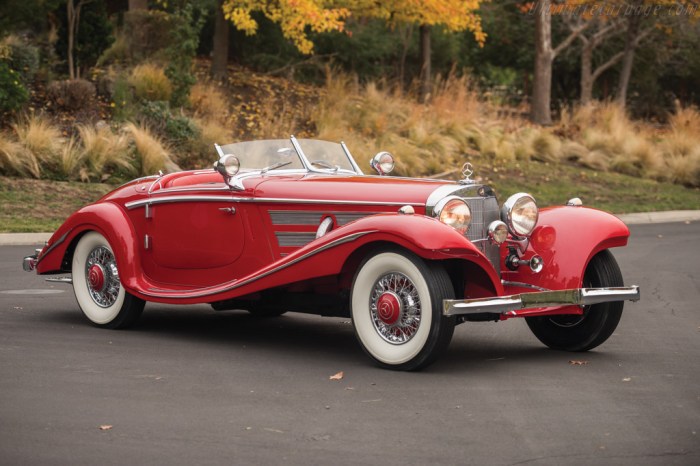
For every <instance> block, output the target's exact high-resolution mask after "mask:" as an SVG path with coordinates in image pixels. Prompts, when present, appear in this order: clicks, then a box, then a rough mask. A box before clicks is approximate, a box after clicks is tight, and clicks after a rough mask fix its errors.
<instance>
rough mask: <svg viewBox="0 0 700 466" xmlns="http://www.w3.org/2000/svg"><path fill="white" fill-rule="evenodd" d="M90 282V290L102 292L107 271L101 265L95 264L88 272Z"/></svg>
mask: <svg viewBox="0 0 700 466" xmlns="http://www.w3.org/2000/svg"><path fill="white" fill-rule="evenodd" d="M88 282H89V283H90V288H92V289H93V290H95V291H102V290H103V289H104V287H105V271H104V269H103V268H102V266H101V265H99V264H94V265H93V266H92V267H90V269H89V270H88Z"/></svg>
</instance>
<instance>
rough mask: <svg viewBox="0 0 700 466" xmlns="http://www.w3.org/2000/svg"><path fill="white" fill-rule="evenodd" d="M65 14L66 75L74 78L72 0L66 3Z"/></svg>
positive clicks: (73, 9) (73, 10)
mask: <svg viewBox="0 0 700 466" xmlns="http://www.w3.org/2000/svg"><path fill="white" fill-rule="evenodd" d="M66 15H67V18H68V53H67V54H66V55H68V77H69V78H70V79H75V67H74V66H73V48H74V42H75V5H74V4H73V0H68V2H67V3H66Z"/></svg>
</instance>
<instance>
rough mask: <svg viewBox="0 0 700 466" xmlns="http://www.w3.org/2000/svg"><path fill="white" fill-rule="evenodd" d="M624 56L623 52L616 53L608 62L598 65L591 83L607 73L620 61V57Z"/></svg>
mask: <svg viewBox="0 0 700 466" xmlns="http://www.w3.org/2000/svg"><path fill="white" fill-rule="evenodd" d="M624 56H625V52H624V51H623V52H617V53H616V54H615V55H613V56H612V57H610V59H609V60H608V61H606V62H605V63H603V64H602V65H600V66H599V67H598V68H596V69H595V71H594V72H593V74H592V78H593V81H595V80H596V79H598V77H599V76H600V75H601V74H603V73H604V72H605V71H607V70H608V69H609V68H610V67H612V66H614V65H615V64H616V63H617V62H619V61H620V60H622V57H624Z"/></svg>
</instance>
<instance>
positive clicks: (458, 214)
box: [433, 196, 472, 234]
mask: <svg viewBox="0 0 700 466" xmlns="http://www.w3.org/2000/svg"><path fill="white" fill-rule="evenodd" d="M433 212H434V215H435V216H436V217H437V218H438V219H439V220H440V221H441V222H442V223H444V224H445V225H449V226H451V227H452V228H454V229H455V230H457V231H458V232H460V233H462V234H465V233H466V232H467V229H468V228H469V222H471V220H472V212H471V210H469V206H468V205H467V203H466V202H464V200H462V199H461V198H459V197H457V196H448V197H446V198H444V199H442V200H440V202H438V203H437V204H436V205H435V208H434V210H433Z"/></svg>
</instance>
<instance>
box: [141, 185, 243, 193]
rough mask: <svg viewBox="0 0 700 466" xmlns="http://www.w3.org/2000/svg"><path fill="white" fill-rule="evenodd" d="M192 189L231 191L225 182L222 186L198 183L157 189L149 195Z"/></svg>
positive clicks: (189, 190) (183, 191)
mask: <svg viewBox="0 0 700 466" xmlns="http://www.w3.org/2000/svg"><path fill="white" fill-rule="evenodd" d="M217 184H218V183H217ZM222 184H223V183H222ZM192 191H231V188H229V187H228V186H226V185H225V184H224V186H206V185H203V184H199V185H195V186H187V187H184V186H183V187H175V188H164V189H159V190H158V191H154V192H152V193H151V196H158V195H161V194H172V193H180V192H182V193H187V192H192Z"/></svg>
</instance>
